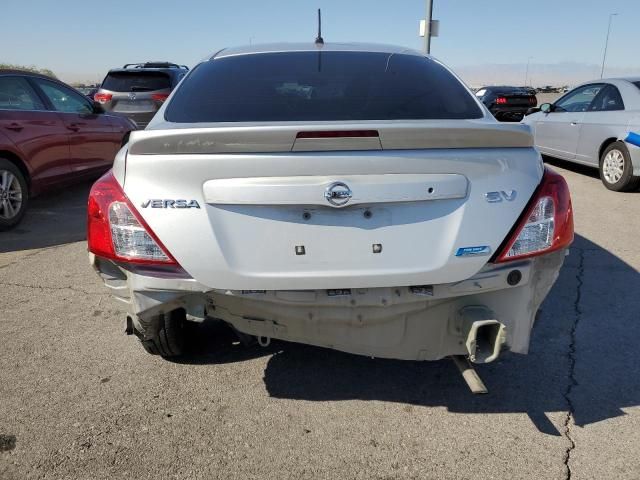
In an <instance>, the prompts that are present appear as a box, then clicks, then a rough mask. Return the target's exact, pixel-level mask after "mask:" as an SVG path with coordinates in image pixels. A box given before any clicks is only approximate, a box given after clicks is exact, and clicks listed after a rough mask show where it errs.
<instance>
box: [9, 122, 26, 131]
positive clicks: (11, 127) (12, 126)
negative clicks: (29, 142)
mask: <svg viewBox="0 0 640 480" xmlns="http://www.w3.org/2000/svg"><path fill="white" fill-rule="evenodd" d="M5 128H6V129H8V130H13V131H14V132H19V131H20V130H22V129H23V128H24V127H23V126H22V125H20V124H19V123H18V122H12V123H10V124H9V125H7V126H6V127H5Z"/></svg>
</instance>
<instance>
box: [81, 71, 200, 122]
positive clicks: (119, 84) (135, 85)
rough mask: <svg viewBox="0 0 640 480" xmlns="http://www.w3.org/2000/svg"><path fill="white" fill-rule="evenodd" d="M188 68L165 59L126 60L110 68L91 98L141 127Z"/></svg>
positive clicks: (151, 116)
mask: <svg viewBox="0 0 640 480" xmlns="http://www.w3.org/2000/svg"><path fill="white" fill-rule="evenodd" d="M188 71H189V68H188V67H186V66H185V65H176V64H175V63H168V62H147V63H128V64H126V65H125V66H124V67H122V68H117V69H112V70H109V73H107V76H106V77H105V79H104V80H103V81H102V85H101V86H100V88H99V89H98V91H97V92H96V94H95V95H94V97H93V98H94V100H95V101H96V102H98V103H100V104H101V105H102V107H103V108H104V109H105V110H107V111H110V112H114V113H119V114H122V115H126V116H127V117H129V118H130V119H131V120H133V121H135V122H136V124H137V125H138V128H144V127H146V126H147V124H148V123H149V121H150V120H151V119H152V118H153V116H154V115H155V113H156V112H157V111H158V109H159V108H160V106H162V103H163V102H164V101H165V100H166V99H167V97H168V96H169V94H170V93H171V91H172V90H173V89H174V88H175V87H176V85H177V84H178V83H179V82H180V80H181V79H182V77H184V76H185V75H186V74H187V72H188Z"/></svg>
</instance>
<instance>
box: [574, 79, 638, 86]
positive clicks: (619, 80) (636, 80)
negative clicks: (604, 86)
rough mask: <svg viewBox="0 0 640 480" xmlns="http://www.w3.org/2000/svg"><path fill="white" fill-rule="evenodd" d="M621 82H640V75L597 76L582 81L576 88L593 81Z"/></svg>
mask: <svg viewBox="0 0 640 480" xmlns="http://www.w3.org/2000/svg"><path fill="white" fill-rule="evenodd" d="M619 82H630V83H633V82H640V77H609V78H596V79H594V80H589V81H588V82H582V83H580V84H578V85H576V86H575V87H574V88H578V87H582V86H584V85H589V84H591V83H612V84H614V85H615V84H616V83H619Z"/></svg>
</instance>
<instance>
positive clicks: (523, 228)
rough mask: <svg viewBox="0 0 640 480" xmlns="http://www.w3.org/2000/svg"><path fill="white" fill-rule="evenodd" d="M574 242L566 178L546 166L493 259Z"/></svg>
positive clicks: (550, 249)
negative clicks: (527, 202) (517, 221)
mask: <svg viewBox="0 0 640 480" xmlns="http://www.w3.org/2000/svg"><path fill="white" fill-rule="evenodd" d="M571 242H573V209H572V207H571V196H570V194H569V187H568V186H567V182H566V181H565V179H564V178H563V177H562V176H561V175H559V174H557V173H556V172H554V171H553V170H551V169H550V168H548V167H546V168H545V171H544V175H543V177H542V182H541V183H540V185H539V186H538V189H537V190H536V193H535V195H534V196H533V198H532V199H531V201H530V202H529V205H528V206H527V208H526V209H525V212H524V214H523V215H522V217H521V220H520V222H519V223H518V224H517V227H516V228H515V229H514V230H513V232H512V234H511V236H510V237H509V238H508V240H507V241H506V243H505V244H504V248H502V250H500V252H499V253H498V255H497V256H496V260H495V261H496V262H507V261H511V260H520V259H522V258H527V257H533V256H535V255H542V254H545V253H549V252H553V251H556V250H560V249H562V248H565V247H568V246H569V245H570V244H571Z"/></svg>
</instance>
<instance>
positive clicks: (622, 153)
mask: <svg viewBox="0 0 640 480" xmlns="http://www.w3.org/2000/svg"><path fill="white" fill-rule="evenodd" d="M600 179H601V180H602V183H603V184H604V186H605V187H607V188H608V189H609V190H613V191H615V192H627V191H629V190H634V189H635V188H636V187H637V186H638V185H639V184H640V177H634V176H633V165H632V164H631V157H630V156H629V150H627V147H626V146H625V144H624V143H623V142H613V143H612V144H611V145H609V146H608V147H607V148H605V150H604V152H602V156H601V157H600Z"/></svg>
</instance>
